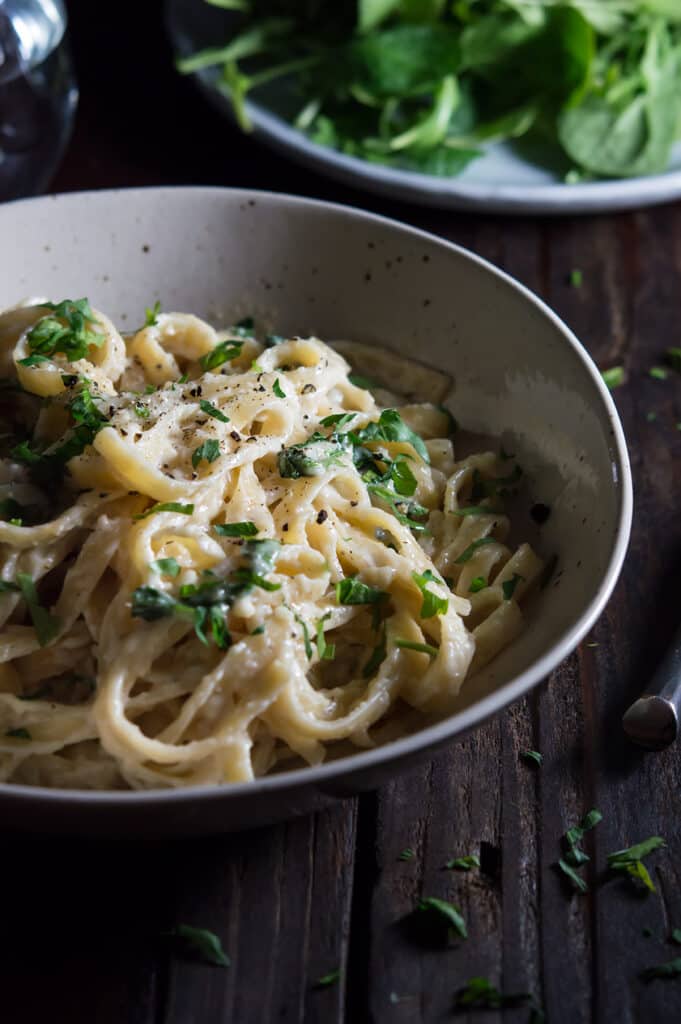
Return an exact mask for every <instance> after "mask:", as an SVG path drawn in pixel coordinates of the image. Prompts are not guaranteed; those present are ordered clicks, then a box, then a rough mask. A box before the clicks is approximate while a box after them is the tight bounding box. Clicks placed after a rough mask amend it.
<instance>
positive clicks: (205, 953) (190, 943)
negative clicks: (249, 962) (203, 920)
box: [164, 924, 231, 967]
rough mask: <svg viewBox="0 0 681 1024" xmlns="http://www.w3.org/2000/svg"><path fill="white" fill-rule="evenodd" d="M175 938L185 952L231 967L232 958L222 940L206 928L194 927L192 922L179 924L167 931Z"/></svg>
mask: <svg viewBox="0 0 681 1024" xmlns="http://www.w3.org/2000/svg"><path fill="white" fill-rule="evenodd" d="M164 934H165V935H167V936H168V937H169V938H171V939H173V940H174V941H175V942H176V943H177V945H178V948H179V949H180V950H181V951H182V952H183V953H188V954H190V955H191V956H193V957H195V958H196V959H197V960H201V961H203V963H206V964H213V965H214V966H216V967H229V965H230V962H231V961H230V959H229V957H228V956H227V954H226V953H225V951H224V949H223V948H222V942H221V941H220V939H219V938H218V936H217V935H216V934H215V932H210V931H208V930H207V929H206V928H194V927H193V925H190V924H178V925H175V927H174V928H171V929H170V931H168V932H165V933H164Z"/></svg>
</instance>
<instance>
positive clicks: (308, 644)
mask: <svg viewBox="0 0 681 1024" xmlns="http://www.w3.org/2000/svg"><path fill="white" fill-rule="evenodd" d="M295 620H296V622H297V623H298V625H299V626H300V628H301V629H302V631H303V643H304V644H305V655H306V657H307V660H308V661H312V658H313V657H314V651H313V649H312V643H311V642H310V630H309V629H308V628H307V624H306V623H305V622H304V621H303V619H301V618H300V616H299V615H296V616H295Z"/></svg>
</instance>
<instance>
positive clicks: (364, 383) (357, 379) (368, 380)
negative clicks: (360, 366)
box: [348, 373, 380, 391]
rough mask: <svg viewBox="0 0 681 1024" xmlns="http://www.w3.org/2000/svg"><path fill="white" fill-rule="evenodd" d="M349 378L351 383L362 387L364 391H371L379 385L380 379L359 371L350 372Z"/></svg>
mask: <svg viewBox="0 0 681 1024" xmlns="http://www.w3.org/2000/svg"><path fill="white" fill-rule="evenodd" d="M348 380H349V381H350V383H351V384H354V385H355V387H356V388H361V389H362V391H371V389H372V388H377V387H379V386H380V385H379V383H378V381H376V380H374V379H373V378H372V377H362V376H361V375H360V374H358V373H350V374H348Z"/></svg>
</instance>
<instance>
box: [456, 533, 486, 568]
mask: <svg viewBox="0 0 681 1024" xmlns="http://www.w3.org/2000/svg"><path fill="white" fill-rule="evenodd" d="M485 544H496V541H495V539H494V537H479V538H478V540H474V541H473V543H472V544H469V545H468V547H467V548H466V550H465V551H462V552H461V554H460V555H459V557H458V558H457V559H456V564H457V565H464V564H465V563H466V562H470V560H471V558H472V557H473V555H474V554H475V552H476V551H477V550H478V548H481V547H484V546H485Z"/></svg>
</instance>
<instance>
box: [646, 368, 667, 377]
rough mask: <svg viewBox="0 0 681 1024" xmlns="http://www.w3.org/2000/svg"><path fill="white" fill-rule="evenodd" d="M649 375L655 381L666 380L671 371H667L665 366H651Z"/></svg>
mask: <svg viewBox="0 0 681 1024" xmlns="http://www.w3.org/2000/svg"><path fill="white" fill-rule="evenodd" d="M648 373H649V374H650V376H651V377H653V378H654V379H655V380H666V379H667V377H668V376H669V370H665V368H664V366H651V367H650V370H649V371H648Z"/></svg>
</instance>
